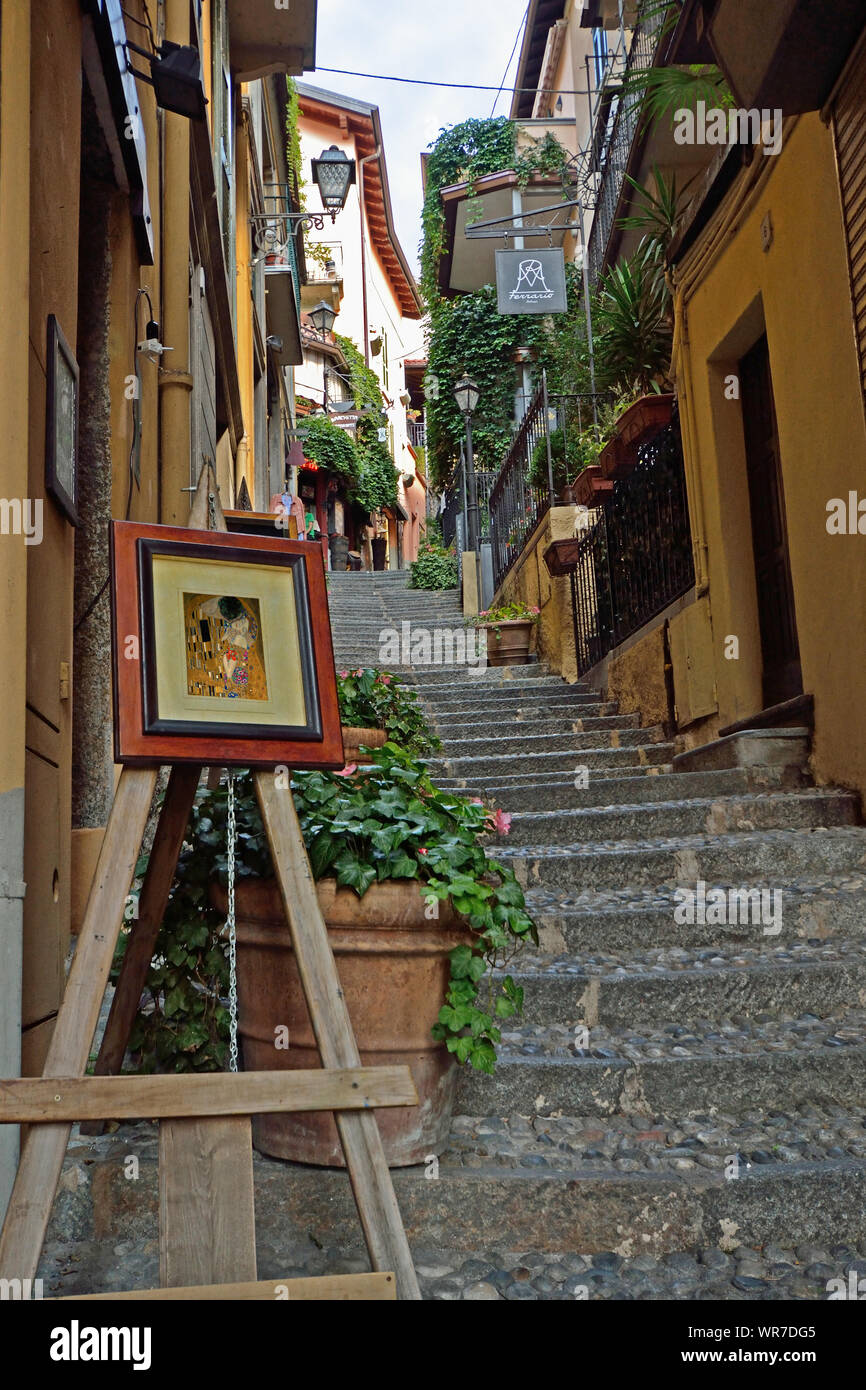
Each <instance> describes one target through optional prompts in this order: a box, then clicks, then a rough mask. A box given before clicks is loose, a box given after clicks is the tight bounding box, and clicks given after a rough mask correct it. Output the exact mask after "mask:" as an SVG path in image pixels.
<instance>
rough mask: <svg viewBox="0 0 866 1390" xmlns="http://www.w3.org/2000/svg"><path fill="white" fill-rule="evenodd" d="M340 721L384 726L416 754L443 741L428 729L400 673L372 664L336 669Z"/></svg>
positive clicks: (429, 750)
mask: <svg viewBox="0 0 866 1390" xmlns="http://www.w3.org/2000/svg"><path fill="white" fill-rule="evenodd" d="M337 694H338V696H339V700H340V722H341V724H347V725H350V726H352V727H354V728H362V729H384V730H385V731H386V733H387V734H388V738H389V740H390V741H391V742H392V743H397V744H399V746H400V747H401V748H407V749H408V750H409V752H410V753H414V754H415V755H416V756H418V757H424V756H425V755H427V754H430V753H435V752H437V751H438V750H439V749H440V748H441V747H442V744H441V742H440V740H439V739H438V738H437V736H436V735H435V734H434V733H433V732H432V731H431V729H430V726H429V724H428V722H427V719H426V717H425V715H424V711H423V709H422V708H421V706H420V704H419V703H418V696H417V695H416V694H415V691H414V690H410V689H409V687H408V686H407V685H405V684H404V682H403V681H402V680H401V679H400V677H399V676H395V675H392V674H390V672H388V671H378V670H376V668H375V667H372V666H367V667H361V668H360V669H359V670H357V671H338V672H337Z"/></svg>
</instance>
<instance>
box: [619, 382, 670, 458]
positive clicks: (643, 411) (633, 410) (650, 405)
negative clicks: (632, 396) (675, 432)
mask: <svg viewBox="0 0 866 1390" xmlns="http://www.w3.org/2000/svg"><path fill="white" fill-rule="evenodd" d="M673 405H674V398H673V395H672V394H670V393H665V394H661V395H659V394H656V393H655V392H653V393H652V394H650V395H649V396H641V397H640V398H639V399H638V400H636V401H635V402H634V403H633V404H632V405H630V406H629V408H628V410H626V411H624V412H623V414H622V415H620V417H619V419H618V420H617V422H616V433H617V436H618V438H619V439H621V440H622V442H623V444H624V445H625V447H626V448H627V449H629V450H632V451H634V450H636V449H637V448H638V447H639V445H641V444H648V443H649V442H650V440H651V439H655V437H656V435H657V434H661V432H662V430H663V429H666V428H667V426H668V425H669V424H670V422H671V413H672V411H673Z"/></svg>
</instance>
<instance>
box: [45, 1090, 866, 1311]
mask: <svg viewBox="0 0 866 1390" xmlns="http://www.w3.org/2000/svg"><path fill="white" fill-rule="evenodd" d="M728 1110H729V1107H728V1106H727V1104H726V1105H725V1107H724V1112H725V1113H723V1114H719V1113H718V1111H717V1110H716V1109H715V1107H714V1111H713V1113H712V1114H707V1113H702V1112H699V1114H698V1116H696V1117H692V1116H689V1115H688V1114H687V1113H685V1112H682V1111H678V1110H658V1109H655V1110H653V1109H650V1110H648V1111H647V1112H646V1114H644V1115H641V1114H637V1113H635V1114H634V1115H633V1116H631V1117H622V1118H618V1119H611V1118H609V1117H607V1116H602V1117H599V1116H598V1114H597V1112H596V1111H595V1110H592V1111H588V1112H587V1113H585V1114H581V1115H579V1116H574V1117H569V1116H563V1117H559V1118H553V1117H551V1118H544V1117H542V1116H539V1115H536V1114H535V1113H534V1111H533V1110H530V1111H529V1113H528V1115H527V1116H524V1115H521V1114H520V1113H519V1112H518V1113H515V1112H511V1111H505V1112H503V1113H502V1114H501V1115H493V1116H487V1115H486V1114H484V1113H482V1114H481V1115H480V1116H478V1117H476V1116H472V1115H466V1116H463V1117H458V1118H456V1119H455V1121H454V1124H453V1126H452V1134H451V1139H450V1141H449V1146H448V1148H447V1149H446V1151H445V1152H444V1153H443V1154H442V1155H441V1157H440V1159H439V1162H438V1165H437V1167H435V1168H434V1167H433V1166H432V1165H427V1167H426V1168H425V1167H421V1166H418V1167H413V1168H403V1169H394V1170H392V1179H393V1182H394V1188H395V1192H396V1196H397V1201H398V1204H399V1207H400V1211H401V1214H402V1217H403V1222H404V1225H405V1228H406V1233H407V1236H408V1238H409V1241H410V1245H411V1246H412V1249H413V1254H414V1257H415V1261H416V1264H417V1266H418V1272H419V1276H420V1278H421V1281H422V1286H429V1285H430V1284H431V1283H432V1285H433V1289H432V1292H434V1293H435V1289H436V1286H437V1283H438V1281H440V1280H442V1283H443V1287H442V1292H443V1294H444V1293H445V1292H449V1293H450V1292H451V1291H450V1290H446V1289H445V1287H444V1276H445V1274H446V1273H447V1271H448V1268H449V1263H448V1262H446V1263H445V1264H444V1267H443V1265H442V1264H441V1262H440V1263H437V1262H436V1256H435V1255H433V1254H431V1253H430V1252H431V1251H432V1250H434V1249H435V1248H437V1247H441V1248H442V1249H443V1250H445V1251H447V1253H448V1256H449V1260H451V1261H453V1259H454V1254H455V1253H456V1252H461V1253H463V1257H464V1258H465V1254H466V1253H472V1252H476V1253H477V1252H478V1251H482V1252H490V1255H489V1256H487V1257H486V1258H482V1259H478V1258H476V1262H475V1266H474V1268H468V1269H467V1275H468V1276H469V1278H470V1279H472V1280H474V1282H475V1283H480V1282H481V1281H482V1279H483V1280H484V1281H489V1280H492V1282H493V1285H494V1287H501V1288H502V1289H503V1291H504V1290H505V1289H506V1288H508V1287H510V1286H511V1285H512V1284H513V1283H522V1284H523V1285H524V1286H526V1285H527V1284H528V1283H529V1282H530V1275H531V1274H532V1272H533V1271H538V1270H539V1269H541V1270H545V1269H550V1270H551V1271H552V1273H553V1274H554V1275H555V1276H556V1277H555V1278H553V1279H549V1280H548V1281H547V1284H546V1285H545V1284H541V1285H540V1286H539V1288H538V1289H537V1290H535V1291H534V1294H533V1296H535V1297H545V1298H546V1297H550V1296H551V1295H552V1294H553V1293H554V1292H555V1290H556V1289H557V1288H561V1289H562V1290H563V1291H564V1293H565V1295H566V1296H567V1297H568V1298H569V1299H570V1300H571V1301H573V1300H574V1299H575V1298H576V1297H580V1296H582V1295H581V1294H580V1292H579V1288H580V1276H581V1275H586V1279H585V1284H586V1286H588V1287H587V1292H588V1296H589V1297H592V1296H593V1295H594V1294H595V1293H596V1292H597V1291H598V1289H599V1287H600V1286H604V1287H605V1289H606V1291H607V1292H609V1291H610V1288H611V1283H610V1281H611V1279H612V1278H614V1276H615V1274H616V1273H617V1272H618V1273H619V1274H620V1275H622V1277H623V1282H624V1287H625V1288H626V1289H627V1290H629V1296H634V1293H635V1291H636V1290H637V1289H640V1290H641V1291H643V1292H652V1291H653V1288H654V1287H655V1288H656V1289H657V1290H659V1291H661V1292H663V1293H666V1294H667V1296H669V1297H676V1296H677V1295H678V1291H679V1292H680V1293H681V1292H682V1288H683V1285H682V1281H683V1280H688V1279H689V1278H691V1279H692V1280H693V1282H694V1284H695V1286H697V1287H700V1288H701V1290H702V1292H703V1293H705V1294H706V1295H707V1296H715V1297H719V1296H723V1297H733V1298H742V1297H743V1296H744V1295H745V1296H748V1294H749V1292H750V1291H752V1290H754V1291H755V1292H757V1291H758V1290H757V1288H756V1287H755V1283H754V1281H755V1280H757V1281H758V1284H759V1285H762V1284H763V1283H764V1281H766V1287H767V1288H768V1289H769V1291H771V1292H772V1290H773V1289H774V1288H775V1289H777V1290H779V1291H780V1296H785V1294H786V1293H790V1292H792V1291H793V1292H795V1293H797V1294H798V1295H800V1296H802V1295H803V1294H806V1295H808V1294H809V1292H810V1291H811V1294H812V1296H814V1297H821V1298H823V1299H826V1297H827V1281H828V1278H830V1277H834V1276H836V1275H838V1276H839V1277H842V1278H843V1279H844V1280H845V1281H846V1282H847V1279H848V1270H849V1268H850V1266H851V1265H852V1263H853V1264H855V1265H859V1264H860V1263H861V1261H862V1257H861V1256H859V1255H858V1247H860V1246H863V1244H864V1242H866V1162H864V1158H863V1156H862V1140H861V1139H859V1138H858V1137H857V1135H858V1128H859V1132H860V1133H863V1131H862V1116H861V1114H860V1113H858V1111H856V1110H851V1111H845V1110H843V1109H841V1108H839V1107H834V1106H832V1105H828V1104H826V1103H824V1102H822V1103H821V1104H820V1105H815V1106H796V1105H794V1104H792V1103H789V1104H788V1105H786V1106H785V1107H782V1108H781V1111H780V1113H777V1114H776V1115H774V1116H772V1117H771V1118H770V1119H769V1120H767V1121H766V1122H762V1119H761V1117H760V1116H759V1115H757V1113H755V1114H754V1118H753V1119H751V1120H750V1121H748V1122H746V1123H741V1122H738V1117H737V1115H736V1114H733V1113H728ZM156 1147H157V1140H156V1127H155V1126H154V1125H146V1124H140V1125H124V1126H123V1127H122V1128H121V1129H120V1130H119V1131H118V1132H117V1134H115V1135H112V1136H105V1137H104V1138H101V1139H99V1140H95V1141H90V1142H87V1141H76V1140H73V1144H72V1146H71V1148H70V1153H69V1156H68V1158H67V1162H66V1167H65V1171H64V1175H63V1178H62V1180H61V1189H60V1199H59V1201H58V1203H57V1204H56V1205H55V1209H54V1214H53V1216H52V1221H51V1225H50V1227H49V1231H48V1239H47V1243H46V1247H45V1250H44V1251H43V1256H42V1260H41V1263H40V1267H39V1274H40V1275H41V1276H42V1277H43V1278H45V1279H46V1284H47V1287H48V1288H49V1291H50V1292H51V1293H52V1294H53V1293H66V1294H75V1293H82V1292H89V1291H91V1290H92V1289H94V1288H97V1289H104V1290H106V1291H109V1292H110V1291H118V1290H121V1289H125V1288H147V1287H154V1286H155V1285H156V1284H157V1283H158V1248H159V1246H158V1238H157V1217H158V1207H159V1196H158V1176H157V1156H156ZM835 1153H841V1155H842V1156H841V1157H834V1156H831V1155H833V1154H835ZM130 1154H134V1155H135V1156H136V1157H138V1159H139V1173H138V1180H137V1181H136V1182H134V1183H130V1182H129V1181H128V1180H127V1179H126V1177H125V1175H124V1173H125V1165H126V1159H127V1157H128V1155H130ZM699 1158H702V1159H703V1162H699ZM253 1171H254V1183H255V1203H256V1215H257V1221H256V1227H257V1253H258V1276H259V1278H261V1279H271V1278H286V1277H293V1276H294V1277H298V1276H300V1275H303V1274H313V1275H315V1274H324V1273H326V1272H327V1273H335V1272H346V1273H360V1272H362V1270H363V1269H364V1268H368V1266H367V1264H366V1260H365V1257H364V1254H363V1253H362V1251H363V1245H362V1237H361V1233H360V1231H359V1229H358V1222H357V1211H356V1208H355V1206H354V1201H353V1198H352V1194H351V1188H350V1186H349V1181H348V1177H347V1175H346V1173H345V1172H340V1171H338V1170H335V1169H321V1168H310V1167H305V1166H301V1165H294V1164H286V1163H281V1162H278V1161H276V1160H273V1159H267V1158H264V1157H262V1156H261V1155H259V1154H256V1155H255V1156H254V1161H253ZM726 1174H728V1175H729V1176H726ZM734 1174H736V1177H734V1176H733V1175H734ZM793 1212H796V1249H794V1248H792V1247H793V1246H794V1237H793V1235H792V1213H793ZM338 1233H339V1235H338ZM338 1240H339V1244H337V1243H336V1242H337V1241H338ZM344 1242H345V1243H344ZM509 1248H511V1249H512V1250H514V1251H522V1252H526V1253H525V1254H523V1255H521V1256H519V1257H516V1258H515V1259H513V1260H510V1261H509V1260H508V1259H507V1256H503V1254H502V1252H503V1250H507V1249H509ZM687 1251H692V1252H693V1253H692V1256H691V1262H690V1259H689V1256H688V1255H687V1253H686V1252H687ZM831 1251H833V1252H834V1253H831ZM493 1252H496V1253H493ZM534 1252H538V1253H534ZM541 1252H543V1253H541ZM552 1252H555V1253H552ZM617 1252H619V1253H617ZM677 1255H678V1256H679V1258H678V1259H677V1258H675V1257H676V1256H677ZM586 1256H590V1257H592V1256H598V1259H597V1260H595V1259H593V1258H586ZM665 1256H668V1257H670V1258H669V1260H668V1261H667V1262H666V1264H665V1268H666V1270H667V1271H668V1277H667V1279H666V1280H665V1279H662V1280H661V1281H660V1282H659V1283H658V1284H656V1285H653V1282H652V1276H654V1275H655V1268H654V1265H653V1259H657V1260H658V1259H664V1257H665ZM70 1257H72V1258H70ZM352 1257H354V1258H352ZM822 1257H823V1258H822ZM341 1258H342V1260H345V1261H346V1263H345V1265H342V1264H341V1263H340V1260H341ZM441 1258H442V1257H441V1256H440V1257H439V1259H440V1261H441ZM827 1260H830V1261H832V1262H833V1263H832V1265H831V1267H830V1268H829V1269H824V1267H823V1266H824V1263H825V1262H826V1261H827ZM459 1263H462V1261H458V1264H459ZM125 1264H126V1265H128V1266H129V1268H128V1269H124V1265H125ZM503 1264H506V1265H507V1267H508V1268H511V1269H514V1268H515V1267H516V1268H517V1275H516V1279H514V1280H509V1279H508V1278H505V1279H503V1278H502V1274H503V1273H504V1271H502V1270H501V1266H502V1265H503ZM560 1264H561V1265H562V1266H563V1269H562V1270H560V1271H559V1272H557V1269H556V1266H557V1265H560ZM698 1266H700V1268H701V1269H703V1271H704V1273H703V1276H702V1275H701V1274H700V1272H699V1270H698V1268H697V1267H698ZM693 1267H694V1268H693ZM565 1269H567V1270H568V1274H567V1275H566V1277H565V1278H563V1277H562V1274H563V1272H564V1270H565ZM750 1271H751V1273H750ZM857 1272H858V1274H859V1275H862V1274H863V1273H866V1267H864V1268H863V1269H862V1270H860V1269H858V1270H857ZM671 1273H672V1274H673V1276H674V1277H673V1278H671V1277H670V1275H671ZM629 1274H631V1275H632V1276H633V1277H631V1278H627V1276H628V1275H629ZM648 1274H649V1275H650V1276H651V1278H650V1280H649V1281H648V1280H647V1275H648ZM641 1276H642V1279H641ZM533 1277H537V1274H535V1275H533ZM738 1277H739V1278H740V1279H745V1280H746V1282H745V1283H743V1284H740V1285H734V1284H733V1283H732V1282H731V1281H732V1280H733V1279H735V1278H738ZM749 1280H751V1281H752V1283H750V1282H749ZM795 1280H796V1282H794V1281H795ZM678 1281H680V1282H678ZM718 1290H721V1294H720V1293H719V1292H718ZM427 1291H428V1292H431V1290H430V1289H429V1287H427ZM452 1296H454V1295H452ZM506 1296H507V1295H506ZM686 1296H689V1295H686ZM764 1296H766V1293H765V1294H764Z"/></svg>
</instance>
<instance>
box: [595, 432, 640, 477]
mask: <svg viewBox="0 0 866 1390" xmlns="http://www.w3.org/2000/svg"><path fill="white" fill-rule="evenodd" d="M598 462H599V467H600V468H601V472H602V476H603V477H604V478H606V479H607V480H608V481H609V482H613V481H615V480H616V479H617V478H625V477H627V476H628V474H629V473H631V471H632V469H633V468H634V466H635V464H636V463H637V450H636V449H629V448H627V447H626V445H625V444H624V443H623V441H622V440H621V439H620V437H619V435H616V434H615V435H614V437H613V439H609V440H608V442H607V444H605V446H604V448H603V449H602V451H601V453H600V454H599V456H598Z"/></svg>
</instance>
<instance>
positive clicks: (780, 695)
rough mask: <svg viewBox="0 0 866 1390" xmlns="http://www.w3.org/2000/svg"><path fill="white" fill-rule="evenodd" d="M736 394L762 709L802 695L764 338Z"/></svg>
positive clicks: (749, 357)
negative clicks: (754, 587) (742, 445)
mask: <svg viewBox="0 0 866 1390" xmlns="http://www.w3.org/2000/svg"><path fill="white" fill-rule="evenodd" d="M740 391H741V397H742V402H743V429H744V432H745V439H746V468H747V471H748V478H749V503H750V507H751V513H752V550H753V553H754V557H755V581H756V585H757V593H758V619H759V622H760V629H761V654H762V657H763V697H764V708H765V709H766V708H767V707H768V706H770V705H776V704H779V703H780V702H781V701H782V700H790V699H792V698H793V696H795V695H800V694H802V691H803V677H802V673H801V670H800V644H799V641H798V638H797V618H796V614H795V611H794V589H793V585H792V583H791V564H790V559H789V556H788V529H787V525H786V521H785V493H784V488H783V485H782V467H781V459H780V456H779V434H778V430H777V428H776V410H775V405H774V403H773V382H772V378H771V376H770V354H769V350H768V347H767V339H766V337H762V338H760V339H759V340H758V342H757V343H756V344H755V346H754V347H753V348H752V349H751V350H750V351H749V352H748V353H747V354H746V356H745V357H744V358H743V360H742V361H741V363H740Z"/></svg>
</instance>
